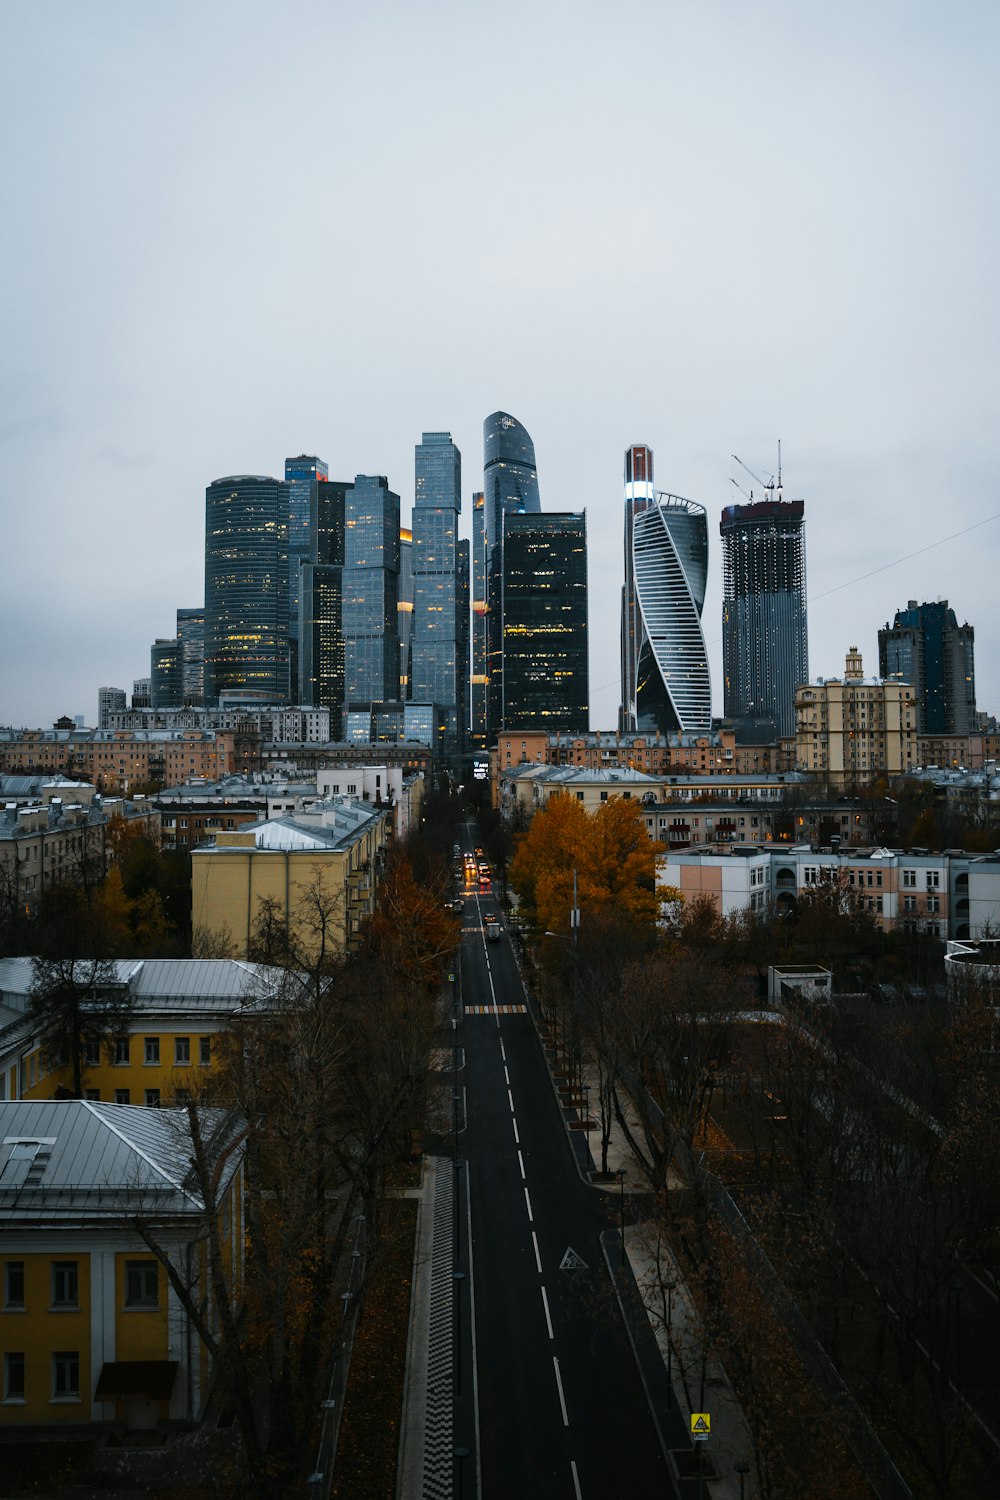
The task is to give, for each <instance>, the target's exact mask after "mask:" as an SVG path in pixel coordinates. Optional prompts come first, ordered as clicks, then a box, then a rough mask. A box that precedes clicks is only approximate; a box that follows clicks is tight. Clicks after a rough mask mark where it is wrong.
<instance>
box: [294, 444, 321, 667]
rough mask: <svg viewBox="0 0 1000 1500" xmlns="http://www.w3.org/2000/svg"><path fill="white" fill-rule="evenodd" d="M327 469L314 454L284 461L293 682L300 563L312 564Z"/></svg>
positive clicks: (299, 591) (299, 612)
mask: <svg viewBox="0 0 1000 1500" xmlns="http://www.w3.org/2000/svg"><path fill="white" fill-rule="evenodd" d="M329 472H330V471H329V468H328V467H327V465H326V463H324V461H323V459H321V458H317V457H316V455H315V454H311V453H300V454H299V456H298V457H297V458H286V459H285V483H286V484H287V485H288V633H289V638H290V640H291V642H292V646H291V655H292V681H293V682H297V681H298V673H297V666H298V662H297V658H298V643H299V620H300V616H301V602H302V580H301V576H300V575H301V570H302V565H303V563H307V562H310V561H315V560H316V559H315V555H314V553H313V552H312V551H311V544H312V525H311V522H312V515H313V508H314V493H315V491H316V488H317V486H318V485H319V484H321V483H325V482H326V479H327V477H328V475H329Z"/></svg>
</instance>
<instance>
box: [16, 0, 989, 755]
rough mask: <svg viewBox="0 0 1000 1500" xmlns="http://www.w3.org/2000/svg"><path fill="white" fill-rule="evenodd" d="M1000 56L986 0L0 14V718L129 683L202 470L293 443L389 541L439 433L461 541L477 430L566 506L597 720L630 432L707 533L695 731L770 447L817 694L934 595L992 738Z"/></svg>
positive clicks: (201, 492)
mask: <svg viewBox="0 0 1000 1500" xmlns="http://www.w3.org/2000/svg"><path fill="white" fill-rule="evenodd" d="M998 42H1000V6H998V5H997V4H996V3H995V0H983V3H975V0H949V3H944V0H937V3H933V4H932V3H921V0H898V3H890V0H885V3H881V0H859V3H857V4H855V3H852V0H837V3H836V4H833V5H831V4H819V3H810V0H788V3H780V0H757V3H754V4H748V3H746V0H617V3H616V4H614V5H610V4H608V3H607V0H595V3H591V0H565V3H558V0H505V3H503V4H500V5H493V4H486V3H483V0H461V3H458V0H456V3H440V0H421V3H419V4H417V3H414V0H382V3H379V0H369V3H368V4H363V5H362V4H357V3H351V4H345V3H341V0H315V3H312V0H281V3H278V0H274V3H254V0H233V3H228V0H187V3H185V0H171V3H165V0H164V3H160V4H136V3H135V0H116V3H100V0H85V3H80V0H72V3H60V0H5V3H4V4H3V5H2V6H0V119H2V138H0V153H2V155H0V174H2V176H0V202H2V205H3V212H2V227H0V246H2V266H3V279H2V287H3V296H2V313H0V484H2V489H0V495H2V501H3V527H2V532H0V536H2V543H0V545H2V553H3V569H2V574H0V578H2V583H0V723H7V724H26V725H49V724H51V723H52V721H53V720H54V719H55V718H56V717H57V716H58V715H59V714H62V713H69V714H77V713H82V714H84V715H85V716H86V719H87V722H88V723H94V722H95V721H96V704H97V689H98V687H99V686H101V685H104V684H108V685H115V686H121V687H124V688H125V689H126V690H128V691H130V690H131V686H132V680H133V678H135V677H138V676H145V675H147V673H148V670H149V647H150V644H151V642H152V641H153V639H154V638H155V637H156V636H160V635H164V636H166V635H172V634H173V632H174V620H175V611H176V608H177V606H178V605H185V606H186V605H197V604H200V603H201V602H202V599H203V537H204V496H205V486H206V484H207V483H209V481H211V480H212V479H214V478H217V477H219V476H221V475H224V474H231V473H240V472H253V473H270V474H280V473H282V472H283V463H284V459H285V457H286V455H289V454H296V453H301V452H313V453H318V454H320V455H321V456H322V457H323V458H325V459H326V460H327V462H328V463H329V465H330V473H331V476H334V477H338V478H340V477H344V478H350V477H352V476H353V475H354V474H355V473H358V472H363V473H375V474H386V475H388V477H389V481H390V483H391V485H392V487H393V488H394V489H396V490H398V491H399V493H400V494H401V496H402V497H403V509H404V516H408V514H409V510H410V506H411V504H412V497H413V447H414V444H415V443H417V442H418V441H419V439H420V434H421V432H422V431H424V430H443V429H447V430H450V431H451V433H452V435H453V437H454V439H455V441H456V442H457V444H458V446H459V447H460V449H461V451H462V460H463V494H464V501H463V533H464V534H468V529H469V510H470V507H469V503H468V502H469V496H470V495H471V493H472V491H473V490H476V489H480V488H482V422H483V418H484V417H485V416H486V415H487V414H488V413H489V412H491V411H494V410H495V409H497V408H503V409H504V410H507V411H510V412H512V413H513V414H514V415H515V416H516V417H518V418H519V419H520V420H521V421H522V422H523V423H524V424H525V426H526V427H527V429H528V431H529V432H530V433H531V435H532V437H533V439H534V443H535V450H536V454H537V459H538V477H539V485H540V490H541V497H542V507H543V509H545V510H566V509H580V508H582V507H586V510H587V518H588V528H589V541H590V600H591V604H590V664H591V725H592V727H595V728H611V727H614V725H615V723H616V721H617V709H618V702H619V696H620V682H619V664H618V612H619V590H620V587H621V581H622V524H621V522H622V500H621V495H622V459H623V453H624V450H625V448H626V447H627V446H628V445H629V444H630V443H633V442H645V443H648V444H650V445H651V446H652V448H653V449H654V452H655V464H656V475H655V477H656V483H657V486H658V487H659V488H661V489H666V490H671V491H673V492H675V493H678V494H681V495H685V496H687V497H689V498H690V499H693V500H697V501H699V502H700V503H701V504H703V505H704V506H705V507H706V508H707V510H708V516H709V540H710V561H709V577H710V585H709V593H708V598H707V600H706V605H705V616H704V623H705V634H706V638H707V640H708V641H709V643H710V658H711V662H712V677H713V711H714V712H715V713H716V714H721V713H722V708H723V704H722V682H721V648H720V645H719V637H720V634H721V630H720V610H721V582H720V571H721V569H720V551H719V538H718V524H719V515H720V512H721V509H722V507H723V506H724V505H727V504H731V503H733V502H734V501H740V500H741V499H742V498H743V497H742V496H741V495H740V494H738V492H737V491H736V490H734V489H733V487H732V485H731V484H730V478H731V477H736V478H737V479H739V481H740V483H741V484H742V485H744V487H745V488H747V489H750V488H751V487H753V482H752V481H751V480H750V479H749V478H748V476H747V475H746V474H745V473H744V472H743V471H742V470H740V469H739V468H738V467H737V466H736V464H735V463H734V462H733V460H732V459H731V457H730V455H731V454H733V453H737V454H739V456H740V457H741V458H742V459H743V460H744V461H745V462H746V463H747V464H749V465H750V467H751V468H753V469H755V470H757V471H758V473H760V474H761V475H762V477H763V478H764V479H765V480H766V479H767V478H768V477H769V476H770V475H771V473H772V472H773V471H774V470H775V468H776V466H777V442H778V439H779V438H780V439H781V440H782V452H783V459H784V476H783V477H784V481H785V495H786V498H799V497H801V498H804V500H805V502H806V518H807V552H808V581H809V594H810V607H809V659H810V671H811V675H812V676H813V677H816V676H832V675H835V674H839V673H840V672H841V671H842V670H843V663H844V655H845V652H846V651H847V648H848V647H849V646H852V645H857V646H858V647H860V649H861V650H862V652H863V653H864V660H865V668H866V672H867V673H869V674H874V673H875V672H876V671H877V668H878V652H877V631H878V628H879V626H880V625H882V624H884V623H885V621H886V620H887V619H890V618H891V616H892V614H893V612H894V611H895V610H896V609H897V608H900V607H904V606H905V604H906V602H907V600H908V599H911V598H915V599H918V600H925V599H937V598H941V597H946V598H948V600H949V601H950V602H951V604H952V606H953V607H954V609H955V610H956V612H957V614H958V616H959V619H960V621H962V620H966V619H967V620H968V621H969V622H970V623H971V624H973V625H974V626H975V630H976V679H977V697H978V702H979V706H980V707H981V708H984V709H987V710H989V711H991V712H995V711H1000V665H998V660H997V650H996V646H997V637H998V630H1000V587H998V586H997V561H998V556H1000V548H998V543H1000V484H998V477H1000V429H998V420H997V401H998V395H1000V337H998V334H1000V329H998V300H1000V276H998V268H997V246H998V239H1000V235H998V229H1000V212H998V195H1000V163H998V146H997V143H998V113H1000V103H998V100H1000V93H998V90H997V84H996V80H997V64H998V56H1000V50H998ZM971 528H976V529H971ZM958 533H964V534H958ZM949 538H950V539H949ZM911 553H917V554H919V555H916V556H913V557H911V558H910V559H909V560H907V561H899V559H902V558H904V557H905V556H906V555H907V554H911ZM877 569H883V570H884V571H878V572H876V571H875V570H877ZM865 575H873V576H865Z"/></svg>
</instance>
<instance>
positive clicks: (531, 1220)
mask: <svg viewBox="0 0 1000 1500" xmlns="http://www.w3.org/2000/svg"><path fill="white" fill-rule="evenodd" d="M524 1201H525V1203H526V1204H527V1205H528V1223H529V1224H534V1222H535V1216H534V1214H533V1213H532V1212H531V1199H530V1198H529V1197H528V1189H527V1188H525V1190H524Z"/></svg>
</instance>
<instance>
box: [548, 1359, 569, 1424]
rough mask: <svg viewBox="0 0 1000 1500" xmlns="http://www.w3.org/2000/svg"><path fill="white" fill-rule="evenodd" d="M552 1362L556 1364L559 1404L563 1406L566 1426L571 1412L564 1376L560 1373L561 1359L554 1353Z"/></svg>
mask: <svg viewBox="0 0 1000 1500" xmlns="http://www.w3.org/2000/svg"><path fill="white" fill-rule="evenodd" d="M552 1363H553V1365H554V1366H555V1372H556V1385H557V1386H558V1387H559V1405H560V1406H561V1407H562V1414H563V1426H564V1427H568V1426H569V1413H568V1412H567V1410H566V1397H565V1396H564V1395H563V1388H562V1376H561V1375H560V1374H559V1361H558V1360H557V1359H556V1357H555V1355H554V1354H553V1356H552Z"/></svg>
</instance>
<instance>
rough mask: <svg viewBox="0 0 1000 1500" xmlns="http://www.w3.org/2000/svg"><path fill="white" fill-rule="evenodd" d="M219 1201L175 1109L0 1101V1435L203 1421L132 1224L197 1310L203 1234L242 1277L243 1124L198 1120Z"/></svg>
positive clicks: (186, 1345)
mask: <svg viewBox="0 0 1000 1500" xmlns="http://www.w3.org/2000/svg"><path fill="white" fill-rule="evenodd" d="M201 1124H202V1131H203V1134H204V1137H205V1139H206V1141H207V1144H208V1150H209V1152H210V1154H211V1156H212V1157H213V1158H214V1159H215V1160H216V1161H217V1163H218V1186H217V1190H216V1194H215V1200H214V1202H211V1203H206V1202H205V1201H204V1199H203V1197H202V1193H201V1188H200V1184H199V1181H198V1174H197V1173H196V1172H195V1171H194V1169H193V1168H192V1164H191V1158H192V1141H191V1132H190V1123H189V1121H188V1118H187V1112H186V1111H185V1110H163V1111H160V1110H145V1109H136V1108H130V1107H128V1106H125V1105H114V1104H97V1103H93V1102H90V1101H87V1100H77V1099H63V1100H16V1101H7V1102H0V1230H2V1240H0V1363H2V1377H3V1388H2V1391H3V1394H2V1400H0V1426H2V1427H4V1428H7V1429H10V1428H13V1427H72V1426H75V1425H78V1424H91V1423H104V1422H106V1423H112V1422H114V1423H118V1424H124V1426H125V1427H126V1428H133V1429H151V1428H154V1427H156V1426H158V1425H160V1424H163V1423H166V1422H169V1421H176V1422H181V1421H183V1422H190V1421H194V1420H196V1419H197V1418H198V1417H199V1416H200V1415H201V1413H202V1410H203V1407H204V1404H205V1399H206V1396H207V1393H208V1389H209V1383H210V1370H209V1366H208V1358H207V1354H206V1351H205V1349H204V1346H203V1345H202V1344H201V1342H200V1341H199V1339H198V1337H197V1335H196V1333H195V1330H194V1328H193V1326H192V1324H191V1323H190V1321H189V1318H188V1315H187V1313H186V1311H185V1309H184V1306H183V1303H182V1301H181V1299H180V1298H179V1297H178V1295H177V1292H176V1291H175V1289H174V1287H173V1286H172V1285H171V1283H170V1280H169V1278H168V1276H167V1273H166V1269H165V1267H164V1266H163V1265H162V1264H161V1262H160V1261H159V1260H158V1258H157V1257H156V1255H154V1254H153V1252H152V1250H151V1249H150V1248H149V1246H148V1244H147V1243H146V1242H145V1241H144V1239H143V1238H142V1237H141V1236H140V1234H139V1233H138V1230H137V1228H136V1227H135V1225H136V1222H139V1223H141V1224H142V1225H143V1226H144V1227H145V1228H146V1229H147V1230H148V1232H149V1233H150V1235H151V1236H152V1237H153V1238H154V1239H155V1241H156V1243H157V1245H158V1246H159V1247H160V1248H161V1249H162V1250H163V1252H164V1253H165V1255H166V1256H167V1257H168V1258H169V1260H170V1261H171V1263H172V1265H173V1266H175V1267H176V1269H177V1271H178V1273H179V1275H180V1276H181V1277H183V1278H184V1283H185V1285H187V1286H190V1287H191V1289H192V1291H193V1292H194V1293H195V1295H196V1296H197V1297H198V1298H199V1300H200V1299H201V1297H203V1296H204V1294H205V1289H206V1280H207V1278H206V1267H207V1235H208V1226H209V1222H210V1219H211V1218H215V1219H216V1221H217V1224H218V1232H219V1236H220V1240H221V1255H222V1264H223V1268H224V1274H225V1275H226V1276H227V1278H228V1279H229V1280H230V1283H231V1285H232V1287H233V1291H234V1294H235V1296H236V1298H237V1300H238V1296H239V1287H240V1285H241V1282H242V1275H243V1180H242V1172H243V1148H242V1144H241V1141H242V1129H241V1127H240V1126H239V1124H238V1123H237V1122H235V1121H233V1120H232V1119H230V1118H228V1117H226V1116H225V1115H223V1114H222V1113H221V1112H218V1111H212V1112H205V1113H204V1114H203V1118H202V1121H201Z"/></svg>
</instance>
